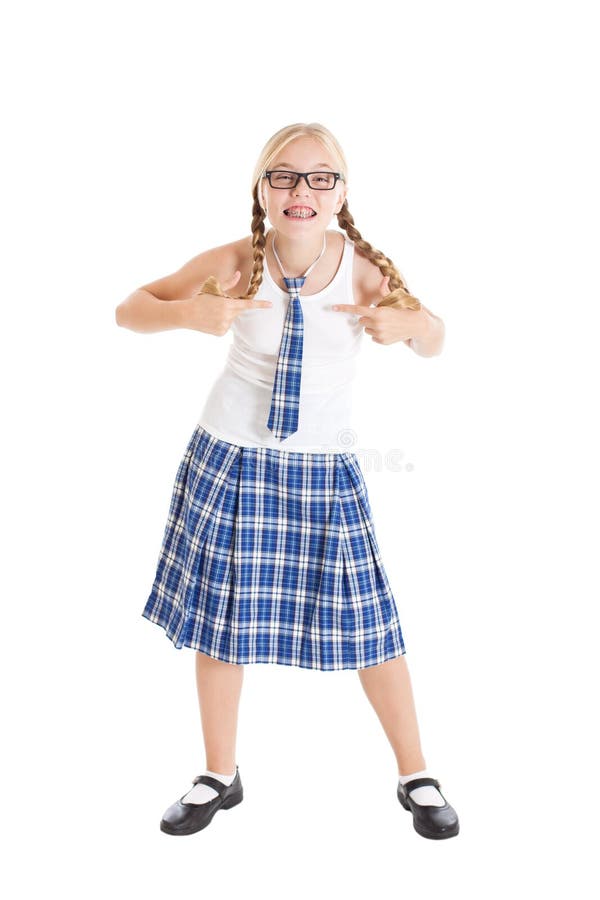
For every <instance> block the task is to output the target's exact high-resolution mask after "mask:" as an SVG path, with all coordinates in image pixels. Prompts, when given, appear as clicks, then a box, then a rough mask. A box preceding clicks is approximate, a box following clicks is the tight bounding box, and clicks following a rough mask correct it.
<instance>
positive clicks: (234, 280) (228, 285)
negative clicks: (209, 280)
mask: <svg viewBox="0 0 600 900" xmlns="http://www.w3.org/2000/svg"><path fill="white" fill-rule="evenodd" d="M241 275H242V273H241V272H240V271H239V269H236V271H235V272H234V273H233V275H232V276H231V278H228V279H227V281H224V282H223V285H222V287H223V290H224V291H228V290H229V288H232V287H233V286H234V284H237V282H238V281H239V280H240V277H241Z"/></svg>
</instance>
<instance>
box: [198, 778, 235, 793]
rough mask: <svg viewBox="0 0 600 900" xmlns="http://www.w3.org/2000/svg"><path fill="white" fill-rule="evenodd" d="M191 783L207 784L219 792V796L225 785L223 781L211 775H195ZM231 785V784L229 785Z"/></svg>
mask: <svg viewBox="0 0 600 900" xmlns="http://www.w3.org/2000/svg"><path fill="white" fill-rule="evenodd" d="M192 784H208V785H209V786H210V787H211V788H214V789H215V791H216V792H217V793H218V794H219V796H220V795H221V794H222V793H223V791H224V790H225V788H226V787H228V785H226V784H225V783H224V782H222V781H219V779H218V778H213V777H212V775H196V777H195V778H194V780H193V782H192ZM229 787H231V785H229Z"/></svg>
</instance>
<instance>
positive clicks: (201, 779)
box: [160, 766, 244, 834]
mask: <svg viewBox="0 0 600 900" xmlns="http://www.w3.org/2000/svg"><path fill="white" fill-rule="evenodd" d="M192 783H193V784H208V785H210V787H211V788H214V789H215V791H218V796H217V797H213V799H212V800H208V801H207V802H206V803H185V802H184V800H183V797H185V794H183V795H182V796H181V797H180V798H179V800H176V801H175V803H173V804H172V805H171V806H170V807H169V808H168V810H167V811H166V813H165V814H164V816H163V817H162V819H161V823H160V830H161V831H164V832H166V833H167V834H194V833H195V832H196V831H201V830H202V829H203V828H206V826H207V825H209V824H210V822H211V821H212V817H213V816H214V815H215V813H216V812H217V811H218V810H219V809H231V807H232V806H236V805H237V804H238V803H241V802H242V800H243V799H244V789H243V788H242V782H241V779H240V772H239V768H238V766H236V767H235V778H234V779H233V781H232V782H231V784H230V785H226V784H224V783H223V782H222V781H219V779H218V778H213V777H212V776H211V775H197V776H196V778H194V780H193V782H192ZM186 793H188V792H187V791H186Z"/></svg>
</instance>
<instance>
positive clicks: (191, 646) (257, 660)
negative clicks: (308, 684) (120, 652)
mask: <svg viewBox="0 0 600 900" xmlns="http://www.w3.org/2000/svg"><path fill="white" fill-rule="evenodd" d="M141 615H142V616H143V618H144V619H147V620H148V621H149V622H152V623H153V624H154V625H158V627H159V628H160V629H161V630H162V632H163V633H164V635H165V637H167V638H168V639H169V641H170V642H171V644H172V645H173V647H175V649H176V650H183V649H184V648H186V649H188V650H195V651H198V652H199V653H204V654H205V656H210V657H211V658H212V659H218V660H219V661H220V662H226V663H229V664H230V665H234V666H251V665H256V664H258V665H261V664H262V665H268V664H269V663H271V664H272V665H277V666H295V667H296V668H299V669H315V670H318V671H320V672H340V671H342V670H352V671H355V672H357V671H359V670H360V669H370V668H372V667H373V666H380V665H381V664H382V663H384V662H389V660H391V659H397V658H398V657H399V656H405V655H406V648H405V647H404V648H403V649H402V651H401V652H400V653H398V652H397V651H396V650H394V651H392V652H388V653H386V654H384V656H383V658H382V659H380V660H377V661H376V662H372V661H371V662H368V663H365V664H364V665H360V666H356V665H351V664H342V665H327V664H325V665H316V664H309V663H306V662H302V661H294V660H291V659H283V658H279V659H272V658H266V657H257V656H256V654H255V655H254V656H253V657H252V658H247V659H236V660H232V659H226V658H225V656H219V654H218V653H216V652H215V651H214V650H213V649H212V648H210V649H208V648H207V647H205V646H202V644H201V645H200V646H197V645H196V643H191V642H188V641H186V640H184V641H183V642H181V641H176V640H175V634H173V635H171V634H170V633H169V630H168V628H167V627H166V626H165V625H164V624H163V623H162V622H158V621H157V620H156V619H153V618H152V617H151V616H149V615H147V614H146V613H145V612H142V614H141Z"/></svg>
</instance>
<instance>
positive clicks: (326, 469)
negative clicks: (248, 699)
mask: <svg viewBox="0 0 600 900" xmlns="http://www.w3.org/2000/svg"><path fill="white" fill-rule="evenodd" d="M142 615H143V616H144V617H145V618H146V619H148V620H149V621H151V622H154V623H156V624H157V625H159V626H160V627H161V628H163V629H164V631H165V633H166V635H167V637H168V638H169V639H170V640H171V641H172V643H173V644H174V646H175V647H176V648H177V649H180V648H182V647H190V648H192V649H194V650H199V651H201V652H202V653H205V654H207V655H208V656H211V657H214V658H215V659H220V660H223V661H224V662H229V663H237V664H245V663H277V664H280V665H290V666H301V667H303V668H310V669H322V670H336V669H361V668H364V667H367V666H374V665H378V664H380V663H382V662H385V661H386V660H388V659H393V658H394V657H397V656H401V655H402V654H404V653H405V647H404V640H403V636H402V630H401V627H400V622H399V618H398V611H397V607H396V603H395V600H394V597H393V595H392V591H391V588H390V584H389V582H388V577H387V574H386V572H385V569H384V566H383V563H382V560H381V554H380V551H379V546H378V544H377V540H376V537H375V529H374V525H373V521H372V514H371V507H370V504H369V498H368V495H367V488H366V484H365V481H364V478H363V474H362V471H361V468H360V465H359V462H358V458H357V456H356V454H354V453H351V452H342V453H338V452H330V453H312V452H292V451H281V450H276V449H273V448H268V447H242V446H239V445H237V444H232V443H229V442H227V441H224V440H221V439H220V438H218V437H216V436H215V435H213V434H211V433H210V432H209V431H207V430H206V429H205V428H203V427H202V426H201V425H197V426H196V428H195V429H194V432H193V434H192V437H191V439H190V441H189V443H188V446H187V448H186V450H185V453H184V455H183V458H182V460H181V462H180V464H179V468H178V470H177V474H176V477H175V483H174V486H173V492H172V496H171V502H170V508H169V514H168V518H167V523H166V527H165V530H164V536H163V540H162V546H161V549H160V552H159V557H158V563H157V567H156V575H155V578H154V583H153V585H152V589H151V592H150V595H149V597H148V599H147V601H146V603H145V606H144V609H143V612H142Z"/></svg>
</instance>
